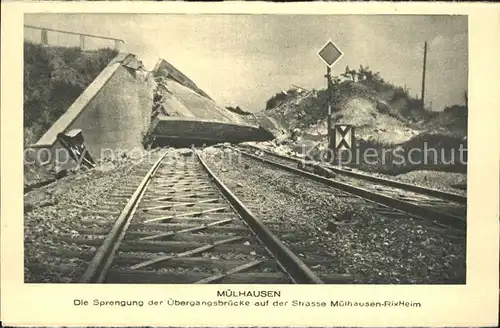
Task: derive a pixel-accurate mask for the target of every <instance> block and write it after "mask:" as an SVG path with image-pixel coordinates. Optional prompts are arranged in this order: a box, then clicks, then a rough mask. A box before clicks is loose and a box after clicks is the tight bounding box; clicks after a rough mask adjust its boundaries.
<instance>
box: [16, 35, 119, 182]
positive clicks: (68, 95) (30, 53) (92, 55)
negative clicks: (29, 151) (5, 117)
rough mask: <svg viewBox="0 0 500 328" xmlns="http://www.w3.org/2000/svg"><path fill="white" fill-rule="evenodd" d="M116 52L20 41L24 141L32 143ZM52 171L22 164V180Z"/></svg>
mask: <svg viewBox="0 0 500 328" xmlns="http://www.w3.org/2000/svg"><path fill="white" fill-rule="evenodd" d="M117 54H118V53H117V52H116V51H115V50H111V49H100V50H97V51H81V50H80V49H79V48H63V47H42V46H40V45H37V44H32V43H29V42H25V43H24V145H26V146H27V145H30V144H33V143H35V142H36V141H37V140H38V139H39V138H40V137H41V136H42V135H43V133H44V132H45V131H46V130H47V129H48V128H49V127H50V126H51V125H52V124H53V123H54V122H55V121H56V120H57V119H58V118H59V117H60V116H61V115H62V114H63V113H64V112H65V111H66V110H67V109H68V108H69V106H70V105H71V104H72V103H73V102H74V101H75V100H76V98H78V96H80V95H81V94H82V92H83V91H84V90H85V89H86V88H87V86H88V85H89V84H90V83H91V82H92V81H93V80H94V79H95V78H96V77H97V75H99V73H100V72H101V71H102V70H103V69H104V68H105V67H106V66H107V65H108V63H109V62H110V61H111V59H113V58H114V57H115V56H116V55H117ZM54 177H55V176H54V173H53V172H50V171H47V170H45V169H43V168H39V167H37V166H34V165H24V183H25V185H33V184H35V183H38V182H42V181H47V180H51V179H53V178H54Z"/></svg>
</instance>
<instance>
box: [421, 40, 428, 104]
mask: <svg viewBox="0 0 500 328" xmlns="http://www.w3.org/2000/svg"><path fill="white" fill-rule="evenodd" d="M426 62H427V41H425V43H424V67H423V69H422V109H425V65H426Z"/></svg>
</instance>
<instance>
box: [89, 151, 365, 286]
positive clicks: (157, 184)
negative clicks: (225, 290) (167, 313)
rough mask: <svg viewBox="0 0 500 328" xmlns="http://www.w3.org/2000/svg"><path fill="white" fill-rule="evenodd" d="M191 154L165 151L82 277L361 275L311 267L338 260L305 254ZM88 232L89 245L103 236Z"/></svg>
mask: <svg viewBox="0 0 500 328" xmlns="http://www.w3.org/2000/svg"><path fill="white" fill-rule="evenodd" d="M184 155H185V156H181V155H179V154H178V153H177V154H176V155H175V156H172V155H169V154H168V153H165V154H163V155H162V156H161V157H160V159H159V160H158V161H157V162H156V163H155V164H154V165H152V167H151V168H150V170H149V171H148V172H147V173H146V175H145V177H144V179H143V180H142V181H141V183H140V184H139V186H138V187H137V189H135V191H134V194H133V195H132V196H131V197H130V199H129V201H128V203H127V204H126V205H125V207H124V209H123V210H122V212H121V213H120V215H119V217H118V219H117V220H116V222H115V224H114V225H113V226H112V228H111V230H110V231H108V232H107V236H106V238H105V239H104V240H103V241H102V240H100V241H101V242H100V245H99V246H100V247H99V249H98V251H97V252H96V254H95V255H94V257H93V259H92V261H91V262H90V264H89V266H88V268H87V270H86V271H85V273H84V274H83V277H82V278H81V280H80V282H84V283H92V282H96V283H166V284H172V283H274V284H283V283H285V284H286V283H316V284H317V283H352V282H355V281H356V277H354V276H352V275H349V274H338V273H335V272H331V270H330V271H325V270H321V271H320V272H315V271H313V270H311V269H310V267H313V268H318V267H327V264H329V263H330V262H331V260H330V259H329V258H328V256H325V257H318V256H316V257H314V258H307V259H299V257H298V256H296V255H295V253H293V252H292V251H290V249H288V248H287V246H285V244H284V243H283V242H282V241H281V240H280V239H278V238H277V237H276V236H274V235H273V234H272V232H271V231H270V230H269V229H268V228H267V227H266V226H265V225H264V224H263V223H262V222H261V221H260V220H259V219H258V218H257V217H255V215H253V214H252V213H251V211H249V210H248V208H247V207H246V206H245V204H243V203H242V202H241V201H240V200H239V199H238V198H237V197H236V196H235V195H234V194H233V193H232V192H231V191H230V190H229V189H227V187H226V186H225V185H224V184H223V183H222V182H221V181H220V180H219V179H218V178H217V177H216V176H214V174H213V173H212V172H211V170H210V168H209V167H208V166H207V165H206V164H205V163H204V162H203V160H202V158H201V157H200V156H199V155H198V153H197V152H196V151H194V150H192V151H189V152H185V153H184ZM101 233H102V230H101ZM88 234H89V235H88V236H87V239H88V240H89V242H90V243H92V242H93V241H95V240H98V241H99V239H96V238H94V236H93V235H92V230H89V231H88ZM94 245H95V243H94ZM295 251H297V250H295ZM299 251H302V252H304V253H307V252H308V250H307V249H303V250H302V249H301V250H299Z"/></svg>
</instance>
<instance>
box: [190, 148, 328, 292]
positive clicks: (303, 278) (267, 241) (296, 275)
mask: <svg viewBox="0 0 500 328" xmlns="http://www.w3.org/2000/svg"><path fill="white" fill-rule="evenodd" d="M196 155H197V157H198V159H199V160H200V163H201V164H202V166H203V168H204V170H205V171H206V172H207V173H208V175H209V176H210V178H211V179H212V180H213V181H214V183H215V184H216V185H217V187H218V188H219V190H220V192H221V193H222V194H223V195H224V197H225V198H226V199H227V200H228V201H229V203H230V204H231V205H232V206H233V208H234V209H235V210H236V211H237V213H238V214H239V215H240V216H241V218H242V219H243V220H244V221H245V222H246V223H247V225H248V226H249V227H250V229H251V230H252V231H253V232H254V234H255V235H256V236H257V238H258V239H259V240H260V241H261V242H262V243H263V244H264V246H266V248H267V249H268V250H269V251H270V253H271V254H272V255H273V257H274V258H275V260H276V261H277V262H278V264H279V265H280V266H281V267H282V268H284V269H285V271H286V273H287V274H288V275H289V276H290V278H291V279H292V280H293V281H294V282H295V283H298V284H323V283H324V282H323V281H322V280H321V279H320V278H319V277H318V276H317V275H316V274H315V273H314V272H313V271H312V270H311V269H309V267H308V266H307V265H306V264H305V263H304V262H302V260H301V259H299V258H298V257H297V256H296V255H295V254H294V253H293V252H292V251H291V250H290V249H289V248H288V247H287V246H286V245H285V244H283V242H282V241H281V240H279V239H278V238H277V237H276V236H275V235H274V234H273V233H272V232H271V230H269V228H268V227H266V226H265V225H264V223H263V222H262V221H261V220H260V219H259V218H257V217H256V216H255V215H254V214H253V213H252V212H251V211H250V210H249V209H248V208H247V207H246V206H245V205H244V204H243V203H242V202H241V201H240V200H239V199H238V198H237V197H236V196H235V195H234V194H233V193H232V192H231V191H230V190H229V189H228V187H226V185H224V183H222V181H221V180H220V179H219V178H218V177H217V176H216V175H215V174H214V173H213V172H212V171H211V170H210V168H209V167H208V165H207V164H206V163H205V162H204V161H203V159H202V158H201V156H200V154H199V153H198V152H196Z"/></svg>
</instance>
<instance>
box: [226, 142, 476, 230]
mask: <svg viewBox="0 0 500 328" xmlns="http://www.w3.org/2000/svg"><path fill="white" fill-rule="evenodd" d="M230 148H231V149H233V150H235V151H239V152H240V153H241V154H243V155H245V156H247V157H250V158H253V159H256V160H258V161H261V162H263V163H267V164H269V165H272V166H275V167H279V168H281V169H283V170H285V171H288V172H292V173H295V174H297V175H300V176H302V177H305V178H308V179H311V180H314V181H317V182H320V183H323V184H325V185H328V186H331V187H334V188H337V189H340V190H343V191H346V192H348V193H351V194H353V195H357V196H360V197H362V198H365V199H368V200H371V201H374V202H376V203H379V204H382V205H386V206H389V207H392V208H395V209H398V210H401V211H404V212H407V213H410V214H412V215H414V216H417V217H419V218H421V219H423V220H429V219H434V220H436V221H441V222H443V223H446V224H449V225H452V226H455V227H457V228H459V229H464V230H465V227H466V221H465V220H464V218H462V217H459V216H456V215H452V214H449V213H445V212H440V211H435V210H431V209H428V208H425V207H421V206H418V205H415V204H412V203H409V202H405V201H401V200H399V199H395V198H392V197H389V196H385V195H383V194H377V193H374V192H372V191H369V190H367V189H364V188H360V187H354V186H351V185H349V184H346V183H343V182H339V181H335V180H332V179H327V178H325V177H322V176H319V175H317V174H313V173H310V172H307V171H304V170H300V169H297V168H294V167H291V166H288V165H284V164H281V163H278V162H274V161H271V160H269V159H265V158H261V157H259V156H255V155H253V154H249V153H247V152H245V151H243V150H241V149H237V148H234V147H230Z"/></svg>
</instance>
